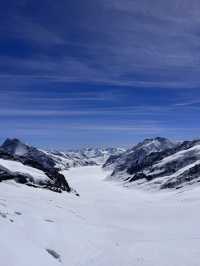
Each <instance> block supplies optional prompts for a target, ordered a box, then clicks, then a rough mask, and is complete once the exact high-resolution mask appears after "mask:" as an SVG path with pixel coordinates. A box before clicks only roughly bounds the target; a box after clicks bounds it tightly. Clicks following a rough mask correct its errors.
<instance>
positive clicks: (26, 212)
mask: <svg viewBox="0 0 200 266" xmlns="http://www.w3.org/2000/svg"><path fill="white" fill-rule="evenodd" d="M65 174H66V176H67V180H68V181H69V183H70V185H71V186H72V187H73V188H75V189H76V190H77V191H78V192H79V193H80V197H76V196H74V195H73V194H68V193H62V194H59V193H53V192H51V191H48V190H44V189H39V188H38V189H35V188H32V187H27V186H25V185H21V184H17V183H15V182H13V181H9V182H2V183H0V235H1V239H0V261H1V263H0V264H1V265H2V266H36V265H37V266H56V265H64V266H67V265H69V266H111V265H112V266H139V265H142V266H199V265H200V256H199V246H200V233H199V222H200V212H199V209H200V187H198V186H196V187H195V188H194V187H189V186H188V187H187V188H186V190H185V191H184V190H176V191H170V192H169V191H164V192H163V191H162V192H157V193H152V192H151V193H150V192H146V191H145V192H144V191H141V190H136V189H127V188H124V187H122V186H121V185H120V184H119V183H114V182H109V181H105V177H106V175H108V172H105V171H103V170H102V169H101V167H99V166H89V167H81V168H74V169H71V170H69V171H65Z"/></svg>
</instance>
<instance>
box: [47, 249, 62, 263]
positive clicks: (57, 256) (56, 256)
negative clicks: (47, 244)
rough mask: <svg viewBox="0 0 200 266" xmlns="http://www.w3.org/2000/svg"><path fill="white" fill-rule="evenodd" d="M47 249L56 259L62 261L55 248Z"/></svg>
mask: <svg viewBox="0 0 200 266" xmlns="http://www.w3.org/2000/svg"><path fill="white" fill-rule="evenodd" d="M46 251H47V252H48V253H49V254H50V255H51V256H52V257H53V258H54V259H56V260H58V261H59V262H61V256H60V255H59V254H58V253H57V252H56V251H55V250H53V249H49V248H46Z"/></svg>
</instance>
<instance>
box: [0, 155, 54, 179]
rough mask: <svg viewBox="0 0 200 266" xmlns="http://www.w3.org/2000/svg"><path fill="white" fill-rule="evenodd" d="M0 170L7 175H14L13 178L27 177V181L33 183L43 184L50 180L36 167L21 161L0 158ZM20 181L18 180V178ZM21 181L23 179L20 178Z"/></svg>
mask: <svg viewBox="0 0 200 266" xmlns="http://www.w3.org/2000/svg"><path fill="white" fill-rule="evenodd" d="M0 172H1V176H2V173H3V172H4V174H6V175H7V176H8V175H10V176H12V177H13V176H15V177H16V178H15V179H17V178H18V179H19V178H20V176H21V178H22V179H26V178H27V179H28V180H27V182H30V183H31V182H32V183H34V184H45V183H48V182H50V181H51V180H50V179H49V177H48V176H47V175H46V174H45V173H44V172H42V171H41V170H38V169H36V168H33V167H30V166H27V165H24V164H22V163H21V162H17V161H11V160H5V159H0ZM19 181H20V180H19ZM21 182H23V180H21Z"/></svg>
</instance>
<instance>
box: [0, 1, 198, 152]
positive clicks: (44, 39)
mask: <svg viewBox="0 0 200 266" xmlns="http://www.w3.org/2000/svg"><path fill="white" fill-rule="evenodd" d="M0 3H1V9H0V99H1V101H0V102H1V104H0V122H1V130H0V140H1V141H3V139H4V138H6V137H18V138H21V139H22V140H25V141H26V142H29V143H32V144H34V145H37V146H40V147H45V148H46V147H47V148H59V149H67V148H73V147H80V146H81V147H84V146H99V145H102V146H129V145H132V144H134V143H136V142H137V141H139V140H142V139H143V138H146V137H154V136H166V137H170V138H172V139H179V140H180V139H189V138H197V137H199V135H200V126H199V114H200V89H199V88H200V2H199V1H195V0H190V1H188V0H187V1H184V0H182V1H179V0H168V1H165V0H154V1H149V0H84V1H83V0H73V1H72V0H65V1H64V0H59V1H55V0H54V1H53V0H48V1H47V0H40V1H38V0H32V1H27V0H18V1H14V0H7V1H0Z"/></svg>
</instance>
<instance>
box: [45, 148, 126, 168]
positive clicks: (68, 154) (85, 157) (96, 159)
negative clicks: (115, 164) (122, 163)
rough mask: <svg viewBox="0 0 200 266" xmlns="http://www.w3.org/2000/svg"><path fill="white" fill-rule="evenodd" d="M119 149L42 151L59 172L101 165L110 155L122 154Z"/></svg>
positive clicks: (121, 150)
mask: <svg viewBox="0 0 200 266" xmlns="http://www.w3.org/2000/svg"><path fill="white" fill-rule="evenodd" d="M124 151H125V150H124V149H121V148H85V149H80V150H68V151H65V152H61V151H43V152H45V153H46V154H47V155H48V156H49V157H50V158H51V159H52V160H53V161H54V162H55V164H56V167H57V168H59V169H60V170H66V169H69V168H71V167H80V166H89V165H90V166H92V165H103V164H104V163H105V162H106V160H107V159H108V158H109V157H110V156H111V155H119V154H121V153H122V152H124Z"/></svg>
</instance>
